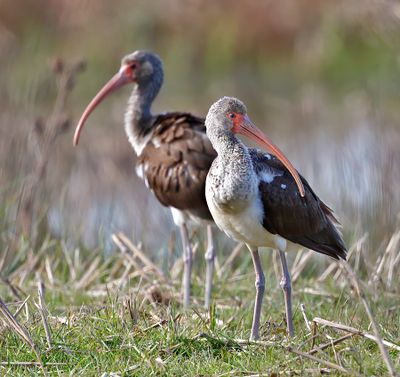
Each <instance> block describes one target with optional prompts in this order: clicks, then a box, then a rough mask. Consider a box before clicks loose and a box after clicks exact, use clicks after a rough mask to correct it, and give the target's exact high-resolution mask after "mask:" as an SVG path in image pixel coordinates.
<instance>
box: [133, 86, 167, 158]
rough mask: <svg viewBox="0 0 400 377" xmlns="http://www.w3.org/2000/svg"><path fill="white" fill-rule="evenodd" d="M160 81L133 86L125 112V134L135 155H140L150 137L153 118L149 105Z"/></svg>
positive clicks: (154, 96)
mask: <svg viewBox="0 0 400 377" xmlns="http://www.w3.org/2000/svg"><path fill="white" fill-rule="evenodd" d="M161 85H162V79H161V81H160V80H153V81H152V82H150V83H148V84H147V86H141V85H139V84H135V86H134V89H133V91H132V94H131V96H130V97H129V100H128V106H127V109H126V112H125V132H126V134H127V136H128V140H129V142H130V143H131V145H132V147H133V149H134V150H135V152H136V154H137V155H140V153H141V152H142V150H143V148H144V146H145V145H146V143H147V141H148V138H149V136H150V131H151V129H152V126H153V121H154V117H153V116H152V114H151V105H152V104H153V101H154V99H155V98H156V97H157V94H158V92H159V90H160V88H161Z"/></svg>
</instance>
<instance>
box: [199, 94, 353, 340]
mask: <svg viewBox="0 0 400 377" xmlns="http://www.w3.org/2000/svg"><path fill="white" fill-rule="evenodd" d="M205 124H206V128H207V136H208V137H209V139H210V141H211V144H212V145H213V147H214V149H215V150H216V151H217V153H218V156H217V158H216V159H215V160H214V162H213V163H212V165H211V168H210V171H209V173H208V175H207V180H206V199H207V204H208V207H209V208H210V211H211V214H212V216H213V218H214V221H215V223H216V224H217V226H218V227H219V228H220V229H221V230H223V231H224V232H225V233H226V234H227V235H228V236H229V237H231V238H233V239H235V240H237V241H241V242H244V243H245V244H246V245H247V247H248V249H249V250H250V252H251V256H252V259H253V264H254V269H255V275H256V280H255V285H256V299H255V304H254V314H253V324H252V328H251V339H258V338H259V323H260V312H261V304H262V298H263V294H264V280H265V278H264V273H263V270H262V266H261V262H260V257H259V254H258V248H259V247H261V246H265V247H277V248H278V250H279V254H280V258H281V263H282V272H283V274H282V275H283V277H282V281H281V287H282V288H283V291H284V296H285V306H286V318H287V327H288V333H289V335H290V336H293V335H294V328H293V321H292V301H291V281H290V274H289V270H288V267H287V263H286V257H285V249H286V240H289V241H291V242H294V243H298V244H300V245H303V246H305V247H307V248H310V249H312V250H315V251H317V252H319V253H322V254H326V255H329V256H330V257H332V258H335V259H339V258H343V259H345V258H346V253H347V250H346V246H345V245H344V242H343V239H342V236H341V234H340V233H339V231H338V230H337V228H336V226H335V224H338V222H337V220H336V219H335V217H334V214H333V211H332V210H331V209H330V208H329V207H328V206H327V205H325V204H324V203H323V202H322V201H321V200H320V199H319V198H318V196H317V195H316V194H315V193H314V191H313V190H312V189H311V187H310V186H309V184H308V183H307V181H306V180H305V179H304V178H303V177H302V176H301V175H300V174H298V173H297V171H296V169H295V168H294V167H293V165H292V164H291V163H290V162H289V160H288V159H287V158H286V157H285V156H284V154H283V153H282V152H281V151H280V150H279V149H278V147H277V146H275V145H274V144H273V143H272V141H271V140H270V139H269V138H267V137H266V136H265V135H264V134H263V133H262V132H261V131H260V130H259V129H258V128H256V126H254V124H253V123H252V122H251V121H250V119H249V117H248V116H247V110H246V107H245V105H244V104H243V103H242V102H241V101H239V100H238V99H236V98H230V97H224V98H221V99H220V100H219V101H217V102H216V103H214V104H213V105H212V106H211V108H210V110H209V112H208V115H207V117H206V123H205ZM236 134H241V135H244V136H247V137H248V138H249V139H252V140H253V141H255V142H257V143H258V144H259V145H260V146H261V147H263V148H266V149H267V150H268V151H269V152H271V153H272V154H273V155H274V156H272V155H270V154H267V153H263V152H261V151H259V150H257V149H252V148H247V147H246V146H245V145H244V144H243V143H242V141H240V140H239V139H238V138H237V137H236ZM275 156H276V157H275Z"/></svg>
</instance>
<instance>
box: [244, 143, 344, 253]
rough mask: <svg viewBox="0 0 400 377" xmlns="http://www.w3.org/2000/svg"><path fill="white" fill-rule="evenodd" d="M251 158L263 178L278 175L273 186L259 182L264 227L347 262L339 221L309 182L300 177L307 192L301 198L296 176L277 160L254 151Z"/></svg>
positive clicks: (273, 181)
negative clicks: (264, 175)
mask: <svg viewBox="0 0 400 377" xmlns="http://www.w3.org/2000/svg"><path fill="white" fill-rule="evenodd" d="M251 155H252V159H253V161H254V167H255V169H256V171H257V173H258V174H260V176H262V175H263V174H262V173H263V172H264V173H269V174H273V175H275V177H274V179H273V180H272V181H271V182H270V183H267V182H265V181H260V185H259V189H260V193H261V195H262V202H263V206H264V218H263V226H264V228H265V229H267V230H268V231H269V232H270V233H273V234H279V235H280V236H282V237H284V238H286V239H288V240H290V241H292V242H295V243H298V244H300V245H302V246H305V247H307V248H309V249H312V250H315V251H318V252H320V253H323V254H326V255H329V256H331V257H333V258H335V259H339V258H343V259H346V253H347V250H346V246H345V245H344V242H343V239H342V236H341V234H340V233H339V231H338V230H337V228H336V226H335V224H338V221H337V220H336V218H335V217H334V214H333V211H332V210H331V209H330V208H329V207H328V206H327V205H326V204H324V203H323V202H322V201H321V200H320V199H319V198H318V196H317V195H316V194H315V193H314V191H313V190H312V188H311V187H310V185H309V184H308V182H307V181H306V180H305V179H304V178H303V177H302V176H301V175H300V177H301V180H302V182H303V185H304V189H305V196H304V198H302V197H301V196H300V193H299V190H298V188H297V186H296V183H295V181H294V179H293V177H292V176H291V174H290V173H289V172H288V171H287V169H286V168H285V167H284V166H283V164H282V163H281V162H280V161H279V160H278V159H277V158H276V157H274V156H272V155H269V154H265V153H262V152H260V151H258V150H255V149H251Z"/></svg>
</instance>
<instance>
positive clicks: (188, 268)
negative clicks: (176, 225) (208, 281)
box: [180, 223, 192, 308]
mask: <svg viewBox="0 0 400 377" xmlns="http://www.w3.org/2000/svg"><path fill="white" fill-rule="evenodd" d="M180 230H181V238H182V247H183V268H184V271H183V305H184V306H185V307H186V308H187V307H188V306H189V305H190V283H191V275H192V246H191V245H190V240H189V232H188V229H187V226H186V224H185V223H183V224H182V225H180Z"/></svg>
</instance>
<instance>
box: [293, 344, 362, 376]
mask: <svg viewBox="0 0 400 377" xmlns="http://www.w3.org/2000/svg"><path fill="white" fill-rule="evenodd" d="M286 349H287V350H288V351H289V352H293V353H294V354H296V355H298V356H300V357H304V358H306V359H309V360H313V361H316V362H317V363H320V364H323V365H326V366H327V367H329V368H332V369H336V370H338V371H339V372H341V373H344V374H348V375H352V376H357V375H358V374H357V373H355V372H353V371H349V370H347V369H345V368H343V367H342V366H340V365H338V364H335V363H331V362H330V361H326V360H323V359H320V358H319V357H316V356H313V355H310V354H308V353H304V352H301V351H299V350H296V349H294V348H292V347H287V348H286Z"/></svg>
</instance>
